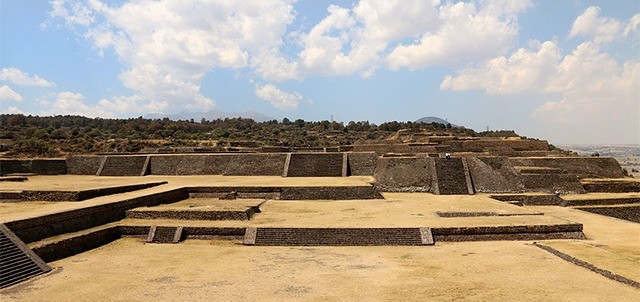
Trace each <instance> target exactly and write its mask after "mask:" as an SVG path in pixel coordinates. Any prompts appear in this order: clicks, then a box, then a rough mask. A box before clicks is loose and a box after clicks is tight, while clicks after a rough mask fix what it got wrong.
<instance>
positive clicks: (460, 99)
mask: <svg viewBox="0 0 640 302" xmlns="http://www.w3.org/2000/svg"><path fill="white" fill-rule="evenodd" d="M0 14H1V16H0V22H1V24H0V34H1V36H0V111H1V112H2V113H24V114H32V115H60V114H79V115H85V116H91V117H119V118H127V117H137V116H141V115H145V114H148V113H152V112H160V113H167V114H171V113H177V112H180V111H183V110H189V111H196V112H204V111H209V110H212V109H214V108H215V109H220V110H223V111H235V112H243V111H248V110H253V111H257V112H260V113H263V114H266V115H269V116H273V117H275V118H278V119H281V118H283V117H288V118H290V119H297V118H303V119H305V120H325V119H330V118H331V116H332V115H333V117H334V119H335V120H338V121H344V122H348V121H350V120H369V121H371V122H374V123H381V122H384V121H392V120H398V121H408V120H415V119H418V118H420V117H423V116H438V117H442V118H446V119H448V120H449V121H450V122H452V123H454V124H459V125H464V126H467V127H470V128H473V129H476V130H485V129H486V127H489V128H490V129H513V130H515V131H516V132H517V133H519V134H521V135H526V136H529V137H535V138H543V139H548V140H550V141H551V142H552V143H554V144H567V143H585V144H586V143H593V144H640V84H638V83H640V62H639V61H640V46H639V41H640V38H639V30H640V28H639V26H640V7H639V2H638V1H636V0H629V1H625V0H617V1H570V0H565V1H533V0H531V1H529V0H518V1H516V0H514V1H509V0H496V1H480V0H478V1H463V2H459V1H438V0H396V1H391V0H360V1H319V0H299V1H294V0H263V1H232V0H209V1H205V0H201V1H178V0H171V1H168V0H165V1H151V0H138V1H101V0H88V1H64V0H58V1H50V2H47V1H40V0H2V1H1V2H0Z"/></svg>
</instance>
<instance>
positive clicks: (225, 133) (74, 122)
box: [0, 114, 517, 157]
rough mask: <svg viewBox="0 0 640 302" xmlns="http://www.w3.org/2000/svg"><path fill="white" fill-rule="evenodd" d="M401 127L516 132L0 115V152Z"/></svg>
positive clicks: (337, 141)
mask: <svg viewBox="0 0 640 302" xmlns="http://www.w3.org/2000/svg"><path fill="white" fill-rule="evenodd" d="M401 129H411V130H413V131H433V130H438V131H442V132H449V133H451V134H454V135H459V136H497V135H500V136H517V135H516V134H515V133H514V132H513V131H501V132H494V131H491V132H480V133H476V132H475V131H474V130H472V129H467V128H464V127H461V128H448V127H447V125H444V124H439V123H435V122H434V123H430V124H425V123H416V122H411V121H407V122H397V121H392V122H385V123H382V124H380V125H376V124H373V123H370V122H368V121H357V122H356V121H351V122H348V123H346V124H344V123H342V122H335V121H331V122H330V121H326V120H324V121H304V120H302V119H297V120H294V121H291V120H289V119H287V118H284V119H283V120H281V121H277V120H271V121H265V122H256V121H254V120H252V119H243V118H225V119H217V120H205V119H202V120H200V121H194V120H179V121H172V120H170V119H168V118H164V119H145V118H142V117H139V118H130V119H103V118H87V117H82V116H48V117H39V116H25V115H21V114H2V115H0V152H1V153H0V154H1V155H2V156H4V157H21V156H42V157H56V156H63V155H65V154H69V153H73V154H85V153H87V154H88V153H99V152H137V151H139V150H141V149H142V148H149V147H166V146H191V147H196V146H199V147H202V146H205V147H206V146H216V145H219V144H221V143H225V142H229V141H256V142H259V143H260V144H262V145H266V146H294V147H328V146H338V145H351V144H353V143H355V142H356V141H376V140H383V139H386V138H388V137H389V136H391V135H393V134H394V133H395V132H396V131H398V130H401Z"/></svg>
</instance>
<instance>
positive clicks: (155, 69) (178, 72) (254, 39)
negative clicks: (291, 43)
mask: <svg viewBox="0 0 640 302" xmlns="http://www.w3.org/2000/svg"><path fill="white" fill-rule="evenodd" d="M74 3H75V2H74ZM292 3H293V0H268V1H267V0H265V1H224V0H202V1H179V0H167V1H133V2H125V3H124V4H122V5H120V6H109V5H107V4H105V3H103V2H101V1H99V0H91V1H89V2H88V3H86V5H83V7H82V8H78V9H75V8H74V7H75V4H70V2H65V3H63V4H64V5H63V6H64V7H65V8H66V10H61V9H59V8H58V7H59V5H58V3H57V2H56V3H53V8H52V12H51V15H52V16H58V17H62V18H63V19H64V20H65V21H66V22H67V23H68V24H69V23H70V24H73V25H82V26H84V28H82V27H80V28H82V29H83V30H84V36H85V37H86V38H87V39H88V40H90V41H91V42H92V43H93V46H94V47H95V48H96V49H98V50H99V51H100V52H104V51H105V50H109V49H113V51H114V52H115V53H116V54H117V55H118V57H119V58H120V60H121V61H122V62H123V63H124V64H126V65H128V66H129V69H128V70H126V71H124V72H123V73H122V74H121V75H120V79H121V80H122V82H123V84H124V85H125V86H126V87H129V88H131V89H133V90H134V91H135V92H136V94H137V95H139V96H142V97H144V98H146V99H148V100H150V101H151V102H155V103H156V104H161V103H167V104H170V106H175V107H177V106H186V107H187V108H191V109H194V110H209V109H211V108H212V107H213V106H214V101H213V100H212V99H211V98H209V97H207V96H204V95H203V94H202V93H201V87H200V84H201V82H202V80H203V78H204V77H205V75H206V74H207V73H208V72H209V71H210V70H211V69H213V68H245V67H253V68H254V69H255V70H256V72H257V73H258V74H260V75H261V76H264V77H269V78H274V79H278V80H279V79H288V78H295V77H296V72H295V69H296V67H295V63H292V62H289V61H288V60H286V59H284V58H283V57H282V56H281V55H280V52H279V47H280V46H281V44H282V40H281V37H282V36H283V35H284V34H285V32H286V29H287V26H288V25H289V24H290V23H291V22H293V19H294V15H293V7H292V5H291V4H292ZM57 11H61V12H57ZM87 11H89V13H86V12H87ZM76 12H77V13H78V15H76V14H75V13H76ZM68 16H73V17H77V18H79V19H82V20H84V21H83V22H75V21H69V20H73V19H70V18H69V17H68ZM85 21H86V22H85Z"/></svg>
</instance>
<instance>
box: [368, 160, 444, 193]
mask: <svg viewBox="0 0 640 302" xmlns="http://www.w3.org/2000/svg"><path fill="white" fill-rule="evenodd" d="M374 177H375V178H376V183H375V186H376V188H378V189H379V190H380V191H387V192H433V183H434V178H435V163H434V159H433V158H424V157H423V158H419V157H383V158H379V159H378V164H377V166H376V170H375V172H374Z"/></svg>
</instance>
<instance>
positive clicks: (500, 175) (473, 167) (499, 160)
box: [466, 156, 524, 193]
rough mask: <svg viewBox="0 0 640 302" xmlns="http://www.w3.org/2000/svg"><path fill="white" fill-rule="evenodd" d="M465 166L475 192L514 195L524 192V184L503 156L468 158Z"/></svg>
mask: <svg viewBox="0 0 640 302" xmlns="http://www.w3.org/2000/svg"><path fill="white" fill-rule="evenodd" d="M466 158H467V164H468V165H469V173H470V174H471V179H472V181H473V186H474V188H475V190H476V192H479V193H516V192H524V184H523V183H522V179H521V177H520V175H519V174H518V172H517V171H516V170H515V169H514V168H513V166H511V162H510V161H509V158H507V157H505V156H495V157H493V156H485V157H474V156H468V157H466Z"/></svg>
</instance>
